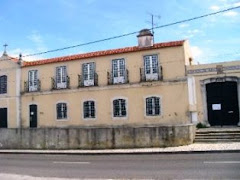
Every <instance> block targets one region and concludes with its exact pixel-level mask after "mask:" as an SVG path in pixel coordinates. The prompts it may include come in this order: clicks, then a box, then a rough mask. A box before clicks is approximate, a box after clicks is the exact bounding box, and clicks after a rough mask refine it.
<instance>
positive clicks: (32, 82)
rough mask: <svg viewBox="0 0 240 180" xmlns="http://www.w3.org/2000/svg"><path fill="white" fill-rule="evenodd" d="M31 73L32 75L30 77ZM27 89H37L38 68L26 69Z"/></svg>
mask: <svg viewBox="0 0 240 180" xmlns="http://www.w3.org/2000/svg"><path fill="white" fill-rule="evenodd" d="M31 73H32V74H33V75H32V77H30V76H31ZM28 90H29V91H30V92H32V91H37V90H38V70H30V71H28Z"/></svg>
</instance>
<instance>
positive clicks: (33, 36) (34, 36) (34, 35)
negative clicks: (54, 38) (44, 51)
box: [28, 32, 43, 44]
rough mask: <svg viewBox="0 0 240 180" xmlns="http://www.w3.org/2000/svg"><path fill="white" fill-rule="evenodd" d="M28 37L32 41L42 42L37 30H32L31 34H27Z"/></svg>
mask: <svg viewBox="0 0 240 180" xmlns="http://www.w3.org/2000/svg"><path fill="white" fill-rule="evenodd" d="M28 39H30V40H31V41H32V42H34V43H38V44H40V43H43V40H42V37H41V36H40V34H38V33H37V32H33V33H32V34H31V35H29V36H28Z"/></svg>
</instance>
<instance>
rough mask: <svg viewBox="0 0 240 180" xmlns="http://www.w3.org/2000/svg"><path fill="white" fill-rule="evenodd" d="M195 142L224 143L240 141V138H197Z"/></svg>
mask: <svg viewBox="0 0 240 180" xmlns="http://www.w3.org/2000/svg"><path fill="white" fill-rule="evenodd" d="M194 142H195V143H200V142H203V143H222V142H240V139H231V140H229V139H195V140H194Z"/></svg>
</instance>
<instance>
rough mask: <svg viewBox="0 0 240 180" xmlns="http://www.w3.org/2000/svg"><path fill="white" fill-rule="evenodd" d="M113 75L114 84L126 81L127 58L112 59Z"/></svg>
mask: <svg viewBox="0 0 240 180" xmlns="http://www.w3.org/2000/svg"><path fill="white" fill-rule="evenodd" d="M112 77H113V84H115V83H125V81H126V68H125V59H114V60H113V61H112Z"/></svg>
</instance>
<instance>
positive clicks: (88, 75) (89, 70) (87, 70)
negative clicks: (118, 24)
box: [83, 62, 94, 86]
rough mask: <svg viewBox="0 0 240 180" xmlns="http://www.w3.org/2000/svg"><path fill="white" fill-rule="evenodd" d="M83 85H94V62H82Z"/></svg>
mask: <svg viewBox="0 0 240 180" xmlns="http://www.w3.org/2000/svg"><path fill="white" fill-rule="evenodd" d="M83 80H84V86H93V85H94V62H91V63H85V64H83Z"/></svg>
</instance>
